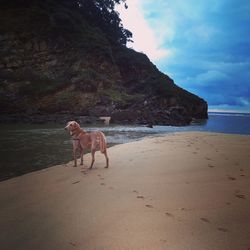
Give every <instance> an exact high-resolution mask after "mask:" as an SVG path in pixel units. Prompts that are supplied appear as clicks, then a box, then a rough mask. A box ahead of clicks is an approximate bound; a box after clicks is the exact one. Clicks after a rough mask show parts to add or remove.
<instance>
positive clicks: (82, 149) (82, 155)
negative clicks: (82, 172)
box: [81, 149, 83, 165]
mask: <svg viewBox="0 0 250 250" xmlns="http://www.w3.org/2000/svg"><path fill="white" fill-rule="evenodd" d="M81 165H83V149H81Z"/></svg>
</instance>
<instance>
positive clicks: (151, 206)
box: [145, 204, 153, 208]
mask: <svg viewBox="0 0 250 250" xmlns="http://www.w3.org/2000/svg"><path fill="white" fill-rule="evenodd" d="M145 206H146V207H148V208H153V205H150V204H147V205H145Z"/></svg>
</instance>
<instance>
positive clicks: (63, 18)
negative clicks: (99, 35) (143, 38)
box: [0, 0, 132, 45]
mask: <svg viewBox="0 0 250 250" xmlns="http://www.w3.org/2000/svg"><path fill="white" fill-rule="evenodd" d="M125 2H126V0H0V7H1V8H34V9H37V8H39V9H42V10H43V11H45V12H46V13H47V14H48V15H50V19H51V20H52V22H54V23H56V25H58V26H62V25H65V26H67V25H69V23H70V25H71V26H72V24H73V26H75V27H73V30H79V29H80V28H81V27H77V26H78V25H79V23H80V22H79V19H84V20H85V21H87V22H88V23H89V24H90V25H92V26H96V27H98V28H99V29H101V30H102V31H103V32H104V34H107V38H108V39H109V41H110V42H115V43H116V42H118V43H120V44H122V45H126V43H127V42H128V41H131V38H132V33H131V32H130V31H129V30H127V29H125V28H124V27H123V25H122V22H121V19H120V17H119V13H118V12H117V11H116V10H115V5H116V4H122V3H123V4H124V6H125V8H127V5H126V3H125ZM55 17H56V18H55ZM77 18H78V19H77Z"/></svg>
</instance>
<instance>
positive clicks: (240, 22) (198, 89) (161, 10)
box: [122, 0, 250, 111]
mask: <svg viewBox="0 0 250 250" xmlns="http://www.w3.org/2000/svg"><path fill="white" fill-rule="evenodd" d="M127 3H128V6H129V11H131V12H130V14H127V15H128V16H127V17H126V18H125V19H123V16H122V20H123V23H124V26H125V27H126V28H128V29H130V30H131V31H132V32H133V33H134V40H135V44H134V45H133V47H134V48H135V49H136V50H138V51H143V52H144V53H146V54H147V55H148V56H149V58H150V59H151V60H152V61H153V62H154V63H155V64H156V65H157V67H158V68H159V69H160V70H161V71H163V72H164V73H166V74H168V75H170V77H171V78H173V79H174V80H175V82H176V83H177V85H179V86H181V87H183V88H185V89H187V90H188V91H191V92H193V93H195V94H197V95H199V96H201V97H202V98H204V99H205V100H207V101H208V104H209V105H211V106H214V107H215V106H216V105H217V106H221V107H222V105H224V107H225V108H226V107H230V108H231V109H232V107H233V106H234V105H235V107H236V106H237V107H242V109H247V108H248V109H249V111H250V103H249V102H250V100H249V98H250V81H249V79H250V71H249V68H250V32H249V27H250V15H249V13H250V1H248V0H241V1H236V0H211V1H207V0H199V1H197V0H185V1H183V0H168V1H165V0H158V1H153V0H127ZM128 24H129V25H128ZM227 105H228V106H227Z"/></svg>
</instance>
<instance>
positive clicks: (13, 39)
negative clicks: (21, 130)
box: [0, 11, 207, 125]
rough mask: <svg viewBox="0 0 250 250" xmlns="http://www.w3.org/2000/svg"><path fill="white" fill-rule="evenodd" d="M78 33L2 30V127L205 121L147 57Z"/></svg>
mask: <svg viewBox="0 0 250 250" xmlns="http://www.w3.org/2000/svg"><path fill="white" fill-rule="evenodd" d="M5 14H6V13H5ZM0 15H1V11H0ZM7 17H8V18H10V16H8V15H7ZM7 17H6V18H7ZM12 18H15V21H16V22H18V21H19V22H22V21H23V20H22V18H20V19H18V16H15V17H13V16H12ZM26 18H27V17H26ZM32 18H33V16H30V22H32ZM1 21H3V18H2V20H1ZM6 21H7V20H6ZM83 30H85V31H86V32H83V34H81V36H79V37H76V36H72V37H70V36H56V37H52V36H50V35H49V34H48V35H46V32H45V33H44V32H43V35H41V36H40V35H39V33H38V32H37V31H36V32H33V31H32V30H30V28H29V29H27V28H25V27H23V28H20V29H18V30H17V29H13V30H12V29H11V28H9V27H8V30H6V29H1V28H0V112H1V114H2V116H1V117H0V120H2V121H3V120H6V118H3V115H4V116H11V115H12V117H14V116H15V115H16V117H19V118H18V119H20V120H22V119H24V118H23V117H26V118H25V120H27V121H31V122H34V121H36V117H43V119H44V121H46V117H51V116H47V115H48V114H52V115H54V114H57V115H62V117H74V116H89V117H98V116H111V117H112V121H113V122H117V123H121V122H122V123H141V124H148V123H152V124H166V125H187V124H189V123H190V121H191V120H192V119H193V118H198V119H204V118H207V103H206V102H205V101H204V100H202V99H201V98H199V97H197V96H195V95H193V94H191V93H189V92H187V91H185V90H183V89H181V88H179V87H178V86H176V85H175V84H174V82H173V80H172V79H170V78H169V77H168V76H167V75H164V74H163V73H161V72H159V71H158V69H157V68H156V67H155V66H154V65H153V64H152V63H151V62H150V61H149V59H148V58H147V56H146V55H144V54H142V53H138V52H135V51H133V50H131V49H128V48H126V47H124V46H121V45H118V44H112V43H110V42H109V40H108V39H107V38H106V37H105V34H104V33H103V32H101V31H100V30H96V28H94V27H91V26H89V25H87V26H86V27H83ZM87 31H88V32H87ZM44 34H45V35H44ZM17 114H18V115H17ZM29 117H30V119H29ZM16 119H17V118H16ZM65 119H67V118H65ZM7 120H8V119H7ZM90 121H92V119H90Z"/></svg>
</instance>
